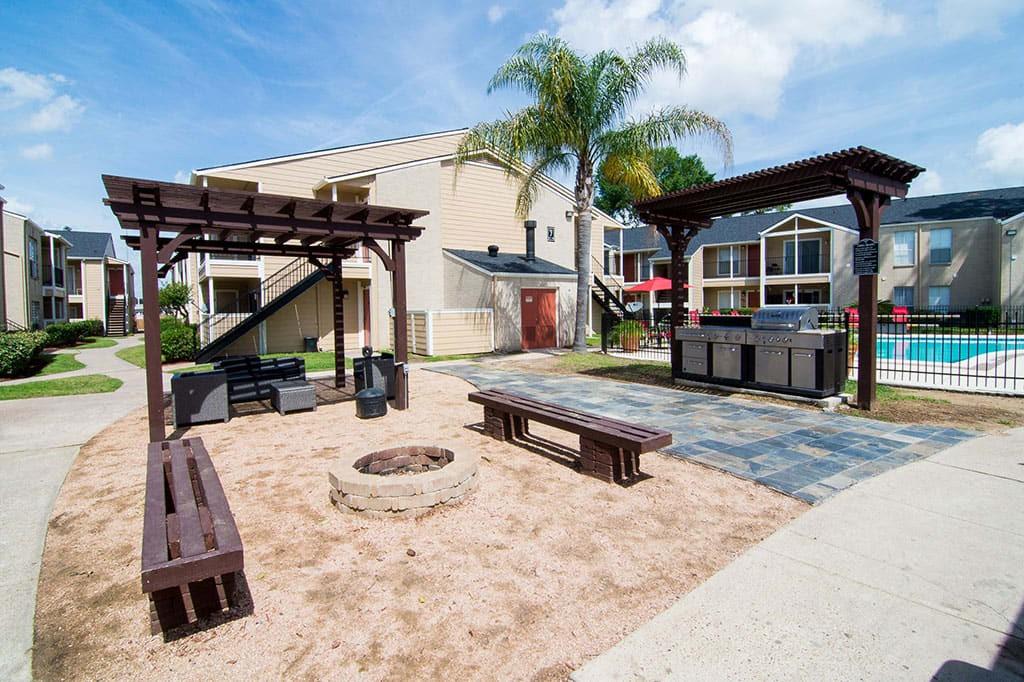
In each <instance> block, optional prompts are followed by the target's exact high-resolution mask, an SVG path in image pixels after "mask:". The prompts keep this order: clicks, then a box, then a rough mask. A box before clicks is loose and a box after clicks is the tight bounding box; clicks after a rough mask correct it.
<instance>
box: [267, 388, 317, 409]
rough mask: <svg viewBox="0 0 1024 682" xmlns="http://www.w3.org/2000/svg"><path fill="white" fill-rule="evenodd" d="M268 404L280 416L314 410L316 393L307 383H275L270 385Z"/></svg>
mask: <svg viewBox="0 0 1024 682" xmlns="http://www.w3.org/2000/svg"><path fill="white" fill-rule="evenodd" d="M270 404H271V405H272V406H273V407H274V409H275V410H277V411H278V412H280V413H281V414H285V413H287V412H295V411H296V410H315V409H316V391H315V390H314V389H313V384H311V383H309V382H308V381H302V380H295V381H275V382H274V383H272V384H271V385H270Z"/></svg>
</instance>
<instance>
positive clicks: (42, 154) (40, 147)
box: [21, 142, 53, 161]
mask: <svg viewBox="0 0 1024 682" xmlns="http://www.w3.org/2000/svg"><path fill="white" fill-rule="evenodd" d="M21 155H22V156H23V157H24V158H26V159H28V160H30V161H41V160H43V159H49V158H51V157H52V156H53V147H52V146H51V145H49V144H46V143H45V142H43V143H41V144H34V145H31V146H29V147H23V148H22V150H21Z"/></svg>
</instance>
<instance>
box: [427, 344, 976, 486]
mask: <svg viewBox="0 0 1024 682" xmlns="http://www.w3.org/2000/svg"><path fill="white" fill-rule="evenodd" d="M431 371H437V372H442V373H445V374H451V375H454V376H457V377H460V378H462V379H465V380H466V381H469V382H470V383H472V384H473V385H475V386H477V387H478V388H481V389H483V388H501V389H504V390H508V391H512V392H515V393H520V394H523V395H527V396H530V397H533V398H536V399H538V400H547V401H550V402H555V403H559V404H561V405H565V406H567V407H574V408H577V409H581V410H586V411H588V412H595V413H598V414H602V415H607V416H609V417H617V418H619V419H627V420H632V421H637V422H639V423H642V424H648V425H651V426H658V427H661V428H663V429H668V430H669V431H671V432H672V435H673V439H674V442H673V444H672V446H671V447H669V448H666V449H665V450H662V452H664V453H665V454H668V455H672V456H674V457H679V458H680V459H688V460H691V461H694V462H699V463H701V464H705V465H707V466H711V467H714V468H716V469H720V470H722V471H726V472H729V473H731V474H734V475H736V476H739V477H741V478H746V479H750V480H754V481H757V482H759V483H762V484H764V485H766V486H768V487H770V488H774V489H775V490H778V491H781V492H783V493H786V494H788V495H792V496H794V497H797V498H799V499H802V500H805V501H807V502H810V503H811V504H817V503H819V502H821V501H822V500H824V499H826V498H828V497H830V496H831V495H833V494H835V493H836V492H837V491H839V490H843V489H845V488H849V487H850V486H852V485H853V484H854V483H857V482H858V481H862V480H864V479H867V478H871V477H873V476H877V475H878V474H880V473H882V472H885V471H888V470H890V469H893V468H895V467H898V466H901V465H903V464H907V463H908V462H913V461H916V460H919V459H922V458H924V457H927V456H929V455H932V454H934V453H936V452H939V451H940V450H945V449H946V448H949V447H951V446H953V445H956V444H957V443H960V442H963V441H965V440H968V439H970V438H974V437H975V436H977V435H978V434H975V433H972V432H970V431H963V430H960V429H947V428H942V427H935V426H917V425H915V426H905V425H901V424H889V423H887V422H880V421H876V420H874V419H865V418H862V417H850V416H845V415H839V414H829V413H825V412H816V411H811V410H806V409H802V408H797V407H785V406H781V405H773V404H767V403H758V402H756V401H753V400H749V399H743V398H733V397H722V396H717V395H708V394H701V393H690V392H686V391H677V390H673V389H669V388H659V387H656V386H643V385H638V384H627V383H622V382H617V381H611V380H606V379H590V378H586V377H579V376H557V375H550V374H532V373H528V372H522V371H509V370H503V369H499V368H497V367H493V366H487V365H484V364H481V363H460V364H453V365H449V366H446V367H438V368H431Z"/></svg>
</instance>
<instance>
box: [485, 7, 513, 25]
mask: <svg viewBox="0 0 1024 682" xmlns="http://www.w3.org/2000/svg"><path fill="white" fill-rule="evenodd" d="M506 14H508V8H507V7H505V6H504V5H491V6H490V7H488V8H487V21H489V22H491V23H492V24H496V23H498V22H499V21H501V20H502V19H504V18H505V15H506Z"/></svg>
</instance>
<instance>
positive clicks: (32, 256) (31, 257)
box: [28, 239, 39, 279]
mask: <svg viewBox="0 0 1024 682" xmlns="http://www.w3.org/2000/svg"><path fill="white" fill-rule="evenodd" d="M28 276H29V277H31V278H32V279H39V242H37V241H36V240H35V239H29V240H28Z"/></svg>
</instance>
